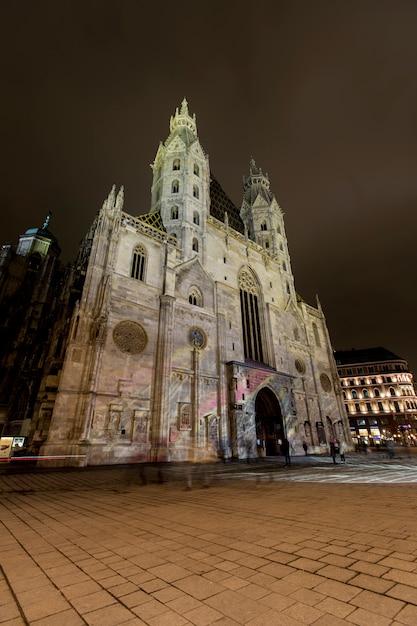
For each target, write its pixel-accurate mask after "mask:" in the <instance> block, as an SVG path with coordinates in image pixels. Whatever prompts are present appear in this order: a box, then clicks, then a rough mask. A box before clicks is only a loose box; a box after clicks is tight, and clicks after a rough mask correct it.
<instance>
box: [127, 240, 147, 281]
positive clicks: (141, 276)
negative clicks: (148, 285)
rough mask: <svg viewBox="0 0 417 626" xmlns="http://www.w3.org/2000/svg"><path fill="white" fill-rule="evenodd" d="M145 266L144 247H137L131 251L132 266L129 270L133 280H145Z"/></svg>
mask: <svg viewBox="0 0 417 626" xmlns="http://www.w3.org/2000/svg"><path fill="white" fill-rule="evenodd" d="M145 264H146V250H145V248H144V246H142V245H138V246H136V248H135V249H134V250H133V257H132V266H131V269H130V276H131V278H134V279H135V280H140V281H144V280H145Z"/></svg>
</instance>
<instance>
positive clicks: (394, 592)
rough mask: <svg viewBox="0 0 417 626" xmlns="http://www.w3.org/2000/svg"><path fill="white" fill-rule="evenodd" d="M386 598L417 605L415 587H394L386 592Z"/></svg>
mask: <svg viewBox="0 0 417 626" xmlns="http://www.w3.org/2000/svg"><path fill="white" fill-rule="evenodd" d="M387 596H390V597H391V598H397V599H398V600H403V601H404V602H410V604H414V605H417V593H416V590H415V587H409V586H408V585H394V586H393V587H391V589H389V590H388V591H387Z"/></svg>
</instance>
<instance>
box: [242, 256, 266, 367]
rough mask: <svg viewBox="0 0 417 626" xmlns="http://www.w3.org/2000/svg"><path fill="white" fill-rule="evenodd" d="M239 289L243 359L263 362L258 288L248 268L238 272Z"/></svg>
mask: <svg viewBox="0 0 417 626" xmlns="http://www.w3.org/2000/svg"><path fill="white" fill-rule="evenodd" d="M239 291H240V310H241V317H242V330H243V347H244V355H245V359H251V360H253V361H260V362H263V361H264V353H263V345H262V330H261V317H260V311H259V295H260V290H259V286H258V283H257V281H256V279H255V276H254V275H253V274H252V273H251V272H250V270H249V269H248V268H244V269H242V270H241V272H240V275H239Z"/></svg>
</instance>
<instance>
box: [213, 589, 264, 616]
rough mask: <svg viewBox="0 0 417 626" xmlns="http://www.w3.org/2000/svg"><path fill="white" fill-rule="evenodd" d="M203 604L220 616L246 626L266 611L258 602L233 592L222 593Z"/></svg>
mask: <svg viewBox="0 0 417 626" xmlns="http://www.w3.org/2000/svg"><path fill="white" fill-rule="evenodd" d="M205 603H206V604H208V605H209V606H211V607H212V608H214V609H216V610H217V611H219V613H221V614H222V615H225V616H226V617H230V618H231V619H234V620H236V621H237V622H239V623H242V624H246V623H247V622H249V621H250V620H251V619H253V618H255V617H256V616H259V615H261V614H262V613H264V612H265V611H266V610H267V607H266V606H265V605H264V604H261V603H260V602H259V601H256V600H252V599H250V598H249V599H248V598H244V597H243V596H242V595H240V594H238V593H236V592H235V591H223V592H222V593H218V594H216V595H214V596H211V597H210V598H207V599H206V601H205Z"/></svg>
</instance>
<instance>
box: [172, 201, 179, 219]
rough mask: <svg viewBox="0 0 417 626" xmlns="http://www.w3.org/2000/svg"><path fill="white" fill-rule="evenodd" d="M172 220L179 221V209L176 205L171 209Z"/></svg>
mask: <svg viewBox="0 0 417 626" xmlns="http://www.w3.org/2000/svg"><path fill="white" fill-rule="evenodd" d="M171 219H172V220H177V219H178V207H177V206H176V205H175V206H173V207H172V209H171Z"/></svg>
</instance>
